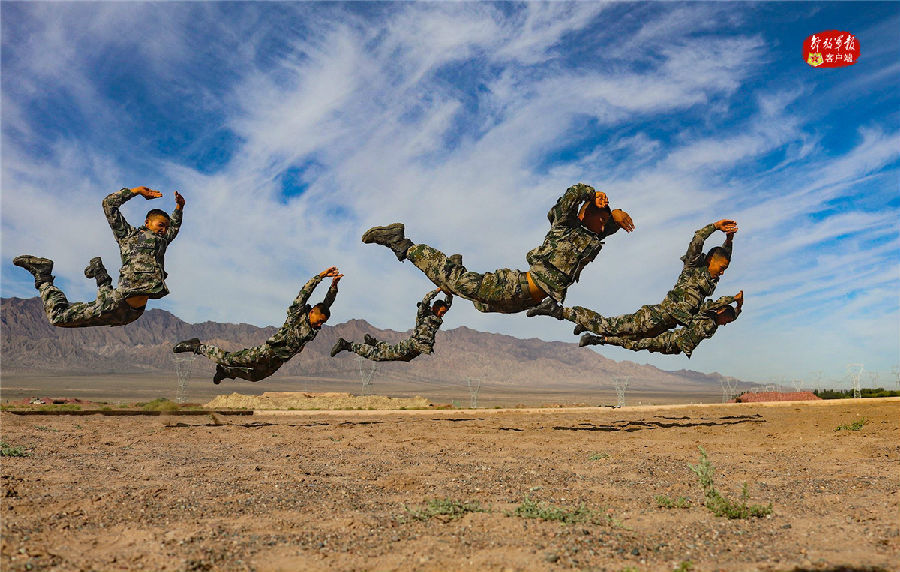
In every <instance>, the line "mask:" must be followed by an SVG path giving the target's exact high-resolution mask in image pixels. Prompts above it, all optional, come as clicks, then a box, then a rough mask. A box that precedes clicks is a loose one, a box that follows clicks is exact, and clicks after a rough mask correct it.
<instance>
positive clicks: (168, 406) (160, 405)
mask: <svg viewBox="0 0 900 572" xmlns="http://www.w3.org/2000/svg"><path fill="white" fill-rule="evenodd" d="M141 409H143V410H144V411H178V409H179V408H178V404H177V403H175V402H174V401H170V400H168V399H166V398H165V397H160V398H157V399H154V400H153V401H149V402H147V403H144V404H143V405H142V406H141Z"/></svg>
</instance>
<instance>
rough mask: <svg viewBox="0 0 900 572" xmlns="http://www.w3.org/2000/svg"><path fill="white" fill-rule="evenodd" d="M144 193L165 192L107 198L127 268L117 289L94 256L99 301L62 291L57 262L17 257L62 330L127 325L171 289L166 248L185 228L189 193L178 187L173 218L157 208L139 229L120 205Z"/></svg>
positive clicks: (139, 190)
mask: <svg viewBox="0 0 900 572" xmlns="http://www.w3.org/2000/svg"><path fill="white" fill-rule="evenodd" d="M135 195H141V196H142V197H144V198H145V199H147V200H149V199H155V198H158V197H161V196H162V193H160V192H159V191H154V190H153V189H150V188H147V187H135V188H133V189H128V188H123V189H121V190H119V191H117V192H115V193H112V194H111V195H108V196H107V197H106V198H105V199H103V212H104V213H105V214H106V219H107V220H108V221H109V226H110V227H111V228H112V231H113V235H114V236H115V238H116V242H118V243H119V253H120V255H121V257H122V267H121V268H120V269H119V285H118V287H117V288H113V287H112V278H111V277H110V275H109V273H107V271H106V268H105V267H104V266H103V262H102V261H101V260H100V257H99V256H98V257H95V258H92V259H91V262H90V264H88V266H87V268H85V269H84V275H85V276H86V277H88V278H94V279H95V280H96V281H97V299H96V300H94V301H93V302H76V303H74V304H72V303H70V302H69V300H68V299H67V298H66V295H65V294H64V293H63V291H62V290H60V289H59V288H57V287H56V286H54V285H53V275H52V274H51V273H52V272H53V261H52V260H50V259H49V258H41V257H38V256H31V255H29V254H25V255H22V256H17V257H15V258H14V259H13V264H15V265H16V266H21V267H22V268H24V269H25V270H27V271H28V272H30V273H31V274H32V275H33V276H34V286H35V288H37V289H38V291H39V292H40V294H41V300H43V302H44V311H45V312H46V313H47V317H48V318H49V319H50V323H51V324H53V325H54V326H59V327H61V328H83V327H87V326H123V325H125V324H130V323H131V322H133V321H135V320H137V319H138V318H140V317H141V314H143V313H144V310H145V309H146V307H147V300H149V299H151V298H153V299H159V298H162V297H163V296H165V295H166V294H168V293H169V289H168V288H166V283H165V278H166V271H165V268H164V257H165V254H166V248H167V247H168V246H169V243H171V242H172V241H173V240H175V237H176V236H177V235H178V229H179V228H180V227H181V218H182V210H183V209H184V204H185V201H184V197H182V196H181V195H180V194H179V193H178V191H175V210H174V211H173V212H172V215H171V216H169V214H168V213H166V212H165V211H163V210H160V209H152V210H151V211H150V212H148V213H147V217H146V220H145V221H144V225H143V226H141V227H139V228H134V227H132V226H131V225H130V224H128V221H126V220H125V217H124V216H122V213H121V212H119V207H120V206H122V204H123V203H124V202H125V201H127V200H129V199H131V198H133V197H134V196H135Z"/></svg>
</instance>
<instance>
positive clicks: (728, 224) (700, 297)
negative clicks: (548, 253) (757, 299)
mask: <svg viewBox="0 0 900 572" xmlns="http://www.w3.org/2000/svg"><path fill="white" fill-rule="evenodd" d="M716 230H721V231H722V232H724V233H725V242H724V243H723V244H722V246H716V247H714V248H712V249H710V251H709V252H707V253H706V254H703V244H704V242H705V241H706V239H707V238H709V237H710V235H711V234H712V233H713V232H715V231H716ZM736 232H737V223H736V222H734V221H733V220H729V219H723V220H720V221H718V222H715V223H712V224H708V225H706V226H704V227H703V228H701V229H700V230H698V231H697V232H695V233H694V237H693V239H692V240H691V242H690V244H689V245H688V249H687V252H685V254H684V256H682V257H681V260H682V262H683V263H684V266H683V268H682V271H681V274H680V275H679V276H678V281H677V282H676V283H675V286H674V287H673V288H672V289H671V290H669V292H668V294H666V297H665V299H664V300H663V301H662V302H660V303H659V304H653V305H647V306H641V308H640V309H639V310H638V311H637V312H635V313H633V314H626V315H623V316H614V317H604V316H602V315H600V314H598V313H597V312H595V311H593V310H591V309H589V308H584V307H582V306H574V307H572V308H564V307H562V306H560V305H559V304H557V303H556V301H555V300H547V303H544V304H541V305H540V306H538V307H536V308H532V309H531V310H529V311H528V315H529V316H537V315H546V316H552V317H554V318H557V319H559V320H569V321H571V322H575V324H577V325H576V326H575V333H576V334H579V333H581V332H583V331H585V330H588V331H591V332H594V333H596V334H603V335H609V336H622V337H626V338H631V339H636V338H652V337H654V336H656V335H658V334H661V333H663V332H665V331H666V330H669V329H671V328H674V327H676V326H679V325H681V326H686V327H687V326H690V325H691V322H692V320H694V319H695V316H696V315H697V314H698V313H699V312H701V311H710V310H711V309H714V308H712V307H711V306H709V305H708V304H707V305H704V304H706V303H705V302H704V299H705V298H706V297H707V296H711V295H712V293H713V292H714V291H715V289H716V285H717V284H718V282H719V278H720V277H721V276H722V274H723V273H724V272H725V270H726V269H727V268H728V265H729V264H730V262H731V252H732V241H733V239H734V234H735V233H736ZM734 299H735V298H733V297H730V296H725V297H722V298H720V299H719V300H717V301H716V302H710V303H709V304H713V305H714V306H715V307H716V308H721V307H722V306H725V305H728V304H730V303H731V302H732V301H734ZM701 308H702V309H703V310H701Z"/></svg>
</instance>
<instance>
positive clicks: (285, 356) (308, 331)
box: [172, 266, 343, 384]
mask: <svg viewBox="0 0 900 572" xmlns="http://www.w3.org/2000/svg"><path fill="white" fill-rule="evenodd" d="M327 277H330V278H331V287H329V288H328V293H327V294H326V295H325V299H324V300H322V301H321V302H320V303H318V304H316V305H315V306H313V307H310V306H309V305H307V303H306V301H307V300H308V299H309V297H310V296H311V295H312V293H313V290H315V289H316V286H318V285H319V283H320V282H322V279H323V278H327ZM342 277H343V274H340V273H339V272H338V269H337V268H336V267H334V266H332V267H331V268H328V269H327V270H324V271H323V272H322V273H320V274H316V275H315V276H313V277H312V278H310V280H309V282H307V283H306V284H305V285H304V286H303V288H301V289H300V293H299V294H297V297H296V298H295V299H294V302H293V303H292V304H291V306H290V307H289V308H288V310H287V314H288V317H287V320H286V321H285V322H284V325H283V326H281V328H279V330H278V331H277V332H275V334H274V335H273V336H272V337H271V338H269V339H268V340H266V341H265V342H264V343H263V344H261V345H258V346H255V347H252V348H247V349H243V350H239V351H235V352H226V351H224V350H222V349H220V348H217V347H216V346H214V345H211V344H204V343H201V342H200V340H199V339H198V338H193V339H190V340H186V341H183V342H179V343H177V344H175V347H173V348H172V351H173V352H175V353H184V352H193V353H195V354H198V355H202V356H206V357H208V358H209V359H211V360H213V361H214V362H216V364H217V365H216V374H215V376H214V377H213V383H215V384H218V383H220V382H221V381H222V380H223V379H225V378H226V377H227V378H229V379H234V378H236V377H240V378H241V379H246V380H249V381H260V380H262V379H265V378H267V377H269V376H270V375H272V374H273V373H275V372H276V371H278V368H280V367H281V366H282V365H283V364H284V363H285V362H287V361H288V360H289V359H291V358H292V357H294V356H295V355H297V354H298V353H300V352H302V351H303V348H304V347H305V346H306V344H308V343H309V342H311V341H312V340H313V339H315V337H316V335H317V334H318V333H319V329H320V328H321V327H322V325H323V324H324V323H325V322H326V321H327V320H328V318H330V317H331V310H330V309H329V308H331V304H333V303H334V299H335V297H337V293H338V282H339V281H340V279H341V278H342Z"/></svg>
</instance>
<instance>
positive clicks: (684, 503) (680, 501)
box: [656, 495, 691, 508]
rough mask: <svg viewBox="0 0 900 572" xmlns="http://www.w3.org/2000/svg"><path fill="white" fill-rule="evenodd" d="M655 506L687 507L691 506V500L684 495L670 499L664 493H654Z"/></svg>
mask: <svg viewBox="0 0 900 572" xmlns="http://www.w3.org/2000/svg"><path fill="white" fill-rule="evenodd" d="M656 506H658V507H660V508H688V507H689V506H691V501H690V500H689V499H687V498H685V497H678V498H677V499H674V500H672V499H670V498H669V497H667V496H666V495H656Z"/></svg>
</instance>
